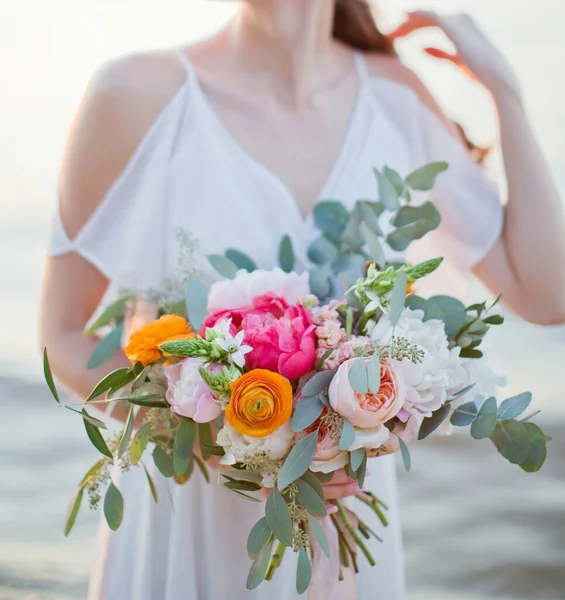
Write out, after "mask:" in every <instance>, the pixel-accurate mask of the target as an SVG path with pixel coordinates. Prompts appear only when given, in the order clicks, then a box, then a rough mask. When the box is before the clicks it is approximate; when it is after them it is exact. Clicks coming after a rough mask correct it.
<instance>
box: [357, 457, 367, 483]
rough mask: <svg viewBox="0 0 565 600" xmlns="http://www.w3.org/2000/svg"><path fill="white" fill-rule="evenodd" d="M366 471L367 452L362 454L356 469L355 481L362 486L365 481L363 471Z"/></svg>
mask: <svg viewBox="0 0 565 600" xmlns="http://www.w3.org/2000/svg"><path fill="white" fill-rule="evenodd" d="M366 472H367V453H365V455H364V456H363V460H362V461H361V464H360V465H359V468H358V469H357V483H358V484H359V487H360V488H362V487H363V484H364V483H365V473H366Z"/></svg>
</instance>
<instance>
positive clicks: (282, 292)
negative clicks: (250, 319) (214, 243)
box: [208, 268, 310, 314]
mask: <svg viewBox="0 0 565 600" xmlns="http://www.w3.org/2000/svg"><path fill="white" fill-rule="evenodd" d="M268 293H272V294H275V295H276V296H281V297H283V298H284V299H285V300H286V301H287V302H288V303H289V304H297V303H298V302H300V301H301V300H303V299H304V298H306V296H308V294H309V293H310V284H309V277H308V273H302V275H298V274H297V273H285V272H284V271H283V270H282V269H279V268H274V269H272V270H270V271H263V270H257V271H253V272H251V273H248V272H247V271H245V270H244V269H241V270H240V271H238V273H237V275H236V276H235V278H234V279H226V280H223V281H217V282H216V283H214V284H213V285H212V287H211V288H210V292H209V294H208V313H210V314H214V313H218V312H222V311H225V310H236V309H239V308H250V307H252V306H253V299H254V298H255V297H256V296H262V295H263V294H268Z"/></svg>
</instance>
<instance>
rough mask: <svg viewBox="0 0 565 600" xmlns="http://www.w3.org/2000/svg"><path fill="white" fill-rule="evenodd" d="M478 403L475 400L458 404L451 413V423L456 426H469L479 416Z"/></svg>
mask: <svg viewBox="0 0 565 600" xmlns="http://www.w3.org/2000/svg"><path fill="white" fill-rule="evenodd" d="M477 412H478V411H477V405H476V404H475V402H474V401H471V402H465V404H462V405H461V406H458V407H457V408H456V409H455V410H454V411H453V414H452V415H451V424H452V425H454V426H455V427H468V426H469V425H470V424H471V423H472V422H473V421H474V420H475V418H476V416H477Z"/></svg>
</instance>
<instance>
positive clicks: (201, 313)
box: [186, 277, 208, 331]
mask: <svg viewBox="0 0 565 600" xmlns="http://www.w3.org/2000/svg"><path fill="white" fill-rule="evenodd" d="M186 306H187V311H188V320H189V321H190V324H191V325H192V328H193V329H194V331H198V330H199V329H200V328H201V327H202V325H204V321H205V320H206V317H207V315H208V290H207V288H206V286H205V285H204V284H203V283H202V281H200V279H197V278H196V277H191V278H190V279H189V280H188V283H187V284H186Z"/></svg>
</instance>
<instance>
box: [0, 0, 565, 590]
mask: <svg viewBox="0 0 565 600" xmlns="http://www.w3.org/2000/svg"><path fill="white" fill-rule="evenodd" d="M380 5H381V9H382V11H383V13H384V18H385V19H386V20H387V22H388V23H393V22H394V21H396V20H398V18H399V17H400V14H401V11H402V10H403V9H406V8H410V7H414V8H421V7H423V6H425V7H430V8H436V9H440V10H444V11H450V12H458V11H462V10H464V11H470V12H472V14H473V15H474V16H475V17H476V18H477V19H479V20H480V22H481V23H482V25H483V26H484V28H485V29H486V31H487V33H489V34H490V35H491V37H493V39H495V40H496V42H497V43H498V45H500V47H501V48H502V49H503V51H504V52H505V54H506V55H507V56H508V57H509V59H510V60H511V62H512V64H514V66H515V68H516V70H517V72H518V75H519V77H520V79H521V81H522V85H523V88H524V93H525V97H526V101H527V104H528V107H529V112H530V114H531V118H532V122H533V125H534V127H535V129H536V131H537V133H538V136H539V139H540V143H541V145H542V147H543V148H544V151H545V152H546V154H547V156H548V159H549V162H550V164H551V168H552V172H553V174H554V177H555V179H556V181H557V183H558V186H559V188H560V190H561V192H562V197H565V126H564V124H563V123H564V120H563V115H562V112H563V108H564V107H565V77H564V74H565V71H564V69H563V66H562V65H563V63H564V62H565V39H564V38H563V32H562V29H563V22H564V21H565V5H564V4H563V3H562V2H561V0H538V2H528V1H526V0H497V1H496V2H492V1H491V0H490V1H487V0H461V1H459V0H457V1H455V0H444V1H436V2H427V3H426V2H410V1H403V0H394V1H392V0H389V1H384V0H383V1H382V2H381V3H380ZM233 10H234V7H233V6H232V3H231V2H227V3H226V2H201V1H199V0H183V1H181V0H161V2H159V3H155V2H152V1H149V0H138V1H135V2H134V0H120V1H119V2H116V1H115V0H113V1H111V2H110V1H109V0H100V1H98V2H96V3H93V2H91V1H88V0H50V2H46V3H45V2H43V3H42V2H39V0H18V2H17V3H11V4H9V5H8V4H7V3H6V6H2V8H1V10H0V13H1V14H0V39H2V43H3V45H6V49H5V50H4V51H3V52H2V53H0V70H1V72H2V73H3V84H2V94H0V600H26V599H28V598H37V597H40V598H42V599H44V600H71V599H73V600H75V599H81V598H85V597H86V585H87V579H88V571H89V564H90V561H91V559H92V556H93V541H94V537H95V531H96V524H97V520H98V516H99V515H98V514H97V513H95V512H92V511H89V510H88V508H87V507H86V506H83V508H82V510H81V513H80V516H79V519H78V522H77V525H76V527H75V529H74V530H73V532H72V534H71V536H70V537H69V538H65V537H64V536H63V534H62V523H63V516H64V511H65V506H66V503H67V500H68V498H69V497H70V495H71V493H72V491H73V489H74V488H75V486H76V485H77V483H78V481H79V480H80V478H81V477H82V474H83V473H84V471H85V470H86V469H87V468H88V466H89V465H90V464H91V462H93V460H94V459H95V453H94V451H93V450H91V447H90V444H89V442H88V440H87V439H86V436H85V433H84V430H83V428H82V426H81V424H80V423H78V422H77V420H76V419H75V418H74V417H75V416H76V415H73V414H71V413H69V412H65V411H62V410H61V409H59V408H58V407H57V406H56V405H55V403H54V402H53V400H52V399H51V398H50V397H49V394H48V392H47V391H46V389H45V386H44V385H43V384H42V383H41V363H40V358H39V351H38V343H37V305H38V300H39V295H40V280H41V268H42V258H43V255H44V252H45V248H46V245H47V240H48V231H49V223H50V219H51V214H52V211H53V207H54V205H55V198H56V178H57V169H58V163H59V161H60V156H61V152H62V148H63V145H64V139H65V135H66V131H67V129H68V126H69V123H70V121H71V118H72V114H73V112H74V109H75V107H76V105H77V103H78V101H79V98H80V96H81V94H82V92H83V89H84V86H85V84H86V82H87V80H88V77H89V76H90V74H91V73H92V71H93V70H94V69H95V68H96V67H97V66H98V65H99V64H100V63H102V62H103V61H104V60H107V59H108V58H110V57H111V56H115V55H117V54H120V53H124V52H128V51H131V50H133V49H140V48H151V47H159V46H165V45H173V44H175V43H181V42H182V41H185V40H187V39H196V38H198V37H201V36H203V35H205V34H206V33H207V32H209V31H212V30H213V29H214V28H216V27H218V26H219V25H220V24H221V23H222V22H223V21H225V19H226V18H228V17H229V14H230V13H231V12H232V11H233ZM437 41H439V42H440V43H443V42H441V40H440V39H439V38H438V37H437V36H434V35H433V34H421V35H419V36H418V37H417V38H416V39H415V40H413V41H412V42H408V43H406V44H404V45H403V47H402V52H403V55H404V56H405V59H406V60H407V62H409V63H410V64H411V65H412V66H414V67H415V68H416V69H417V70H418V72H419V73H420V74H421V75H422V76H423V77H424V79H425V80H426V82H427V83H428V84H429V85H430V86H431V87H432V89H433V90H434V91H435V92H436V94H437V95H438V97H439V98H440V100H441V102H442V104H443V105H444V106H445V108H446V110H448V112H449V113H450V114H451V115H452V116H453V117H454V118H457V119H458V120H459V121H461V122H462V123H464V124H465V125H466V127H467V129H468V130H469V132H470V133H471V135H472V136H473V137H474V138H475V139H476V140H477V141H479V142H481V143H489V142H491V141H492V140H493V139H494V137H495V124H496V120H495V117H494V114H493V112H492V106H491V104H490V101H489V100H488V98H487V96H486V95H485V94H484V93H483V92H482V91H481V90H480V89H478V88H477V86H475V85H472V84H468V83H466V82H464V81H463V80H462V79H461V78H459V76H458V75H457V74H455V73H454V72H453V71H452V70H451V69H450V68H449V67H442V66H437V65H435V64H434V63H433V61H431V60H430V59H426V58H422V57H421V53H420V52H419V47H421V46H423V45H428V44H432V43H435V42H437ZM3 47H4V46H3ZM501 172H502V171H501V166H500V160H497V159H496V157H495V159H494V160H493V173H494V175H495V176H498V177H501ZM535 202H536V198H532V203H535ZM540 268H543V265H540ZM547 276H548V278H551V273H548V274H547ZM482 294H483V291H482V290H481V288H480V287H479V286H478V285H476V284H473V286H472V288H471V291H470V293H469V297H470V298H472V297H480V296H481V295H482ZM489 336H490V339H489V341H488V350H489V356H490V358H491V361H492V364H493V366H494V367H495V369H496V370H497V371H499V372H502V373H506V374H507V375H508V378H509V385H508V389H507V392H508V394H509V395H510V394H512V393H514V392H519V391H523V390H525V389H529V390H531V391H532V392H533V394H534V408H540V409H542V410H543V412H542V414H541V415H540V416H539V417H538V419H539V422H540V424H542V425H543V426H544V427H545V428H546V429H547V431H548V433H550V434H551V435H552V437H553V442H552V443H551V444H550V456H549V459H548V462H547V464H546V466H545V467H544V468H543V470H542V471H541V472H540V473H538V474H536V475H526V474H525V473H522V472H521V471H520V470H519V469H517V468H516V467H514V466H512V465H509V464H508V463H506V462H505V461H504V460H503V459H501V458H500V457H499V456H498V455H497V453H496V451H495V449H494V447H492V445H491V444H490V442H489V441H484V442H475V441H473V440H470V439H468V438H467V437H466V436H465V435H462V434H461V432H457V433H456V434H455V435H453V436H451V437H434V438H433V439H431V440H429V441H426V442H424V443H422V444H419V445H418V447H416V448H414V449H413V452H412V454H413V470H412V472H411V473H410V474H406V473H404V472H403V471H402V469H401V468H400V469H399V477H400V488H401V506H402V514H403V520H404V532H405V546H406V561H407V577H408V582H409V590H410V595H409V600H479V599H481V600H482V599H487V598H501V599H503V600H504V599H506V600H525V599H536V600H558V599H561V600H563V599H565V390H564V385H563V371H564V366H565V327H563V326H560V327H548V328H542V327H537V326H534V325H530V324H526V323H522V322H520V321H519V320H518V319H515V318H514V317H512V316H511V315H508V323H507V324H506V325H505V326H504V327H503V328H499V329H498V330H496V329H495V330H493V331H492V333H491V334H489ZM204 600H205V599H204ZM214 600H216V599H214ZM218 600H223V599H218ZM376 600H388V599H385V598H379V597H378V595H377V596H376Z"/></svg>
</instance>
